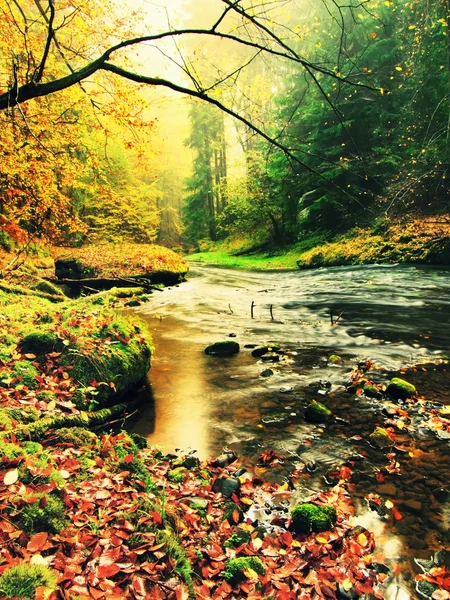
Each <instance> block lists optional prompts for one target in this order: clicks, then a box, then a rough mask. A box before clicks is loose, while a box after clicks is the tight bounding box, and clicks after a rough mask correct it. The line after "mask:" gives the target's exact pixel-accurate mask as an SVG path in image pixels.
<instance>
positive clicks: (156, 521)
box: [150, 511, 163, 525]
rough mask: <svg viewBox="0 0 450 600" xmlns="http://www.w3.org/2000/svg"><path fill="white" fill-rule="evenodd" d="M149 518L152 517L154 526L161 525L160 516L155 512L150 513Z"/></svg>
mask: <svg viewBox="0 0 450 600" xmlns="http://www.w3.org/2000/svg"><path fill="white" fill-rule="evenodd" d="M150 516H151V517H152V519H153V521H154V522H155V523H156V525H162V522H163V520H162V516H161V515H160V514H159V512H156V511H152V512H151V513H150Z"/></svg>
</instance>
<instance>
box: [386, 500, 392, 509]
mask: <svg viewBox="0 0 450 600" xmlns="http://www.w3.org/2000/svg"><path fill="white" fill-rule="evenodd" d="M384 505H385V507H386V508H394V504H393V502H391V501H390V500H386V502H385V503H384Z"/></svg>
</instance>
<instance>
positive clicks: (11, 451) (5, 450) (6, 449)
mask: <svg viewBox="0 0 450 600" xmlns="http://www.w3.org/2000/svg"><path fill="white" fill-rule="evenodd" d="M23 455H24V452H23V449H22V448H21V447H20V446H18V445H17V444H10V443H9V442H4V441H3V440H0V458H2V457H5V458H7V459H8V460H12V459H13V458H17V457H18V456H23Z"/></svg>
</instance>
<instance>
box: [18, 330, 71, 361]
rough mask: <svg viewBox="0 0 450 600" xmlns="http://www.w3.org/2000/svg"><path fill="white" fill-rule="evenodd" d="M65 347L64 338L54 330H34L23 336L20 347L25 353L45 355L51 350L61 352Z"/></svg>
mask: <svg viewBox="0 0 450 600" xmlns="http://www.w3.org/2000/svg"><path fill="white" fill-rule="evenodd" d="M63 348H64V345H63V343H62V340H60V339H59V338H58V336H57V335H56V333H54V332H53V331H33V332H32V333H29V334H28V335H25V336H24V337H23V338H22V342H21V343H20V349H21V350H22V352H23V353H24V354H28V353H31V354H36V356H43V355H45V354H48V353H49V352H60V351H61V350H62V349H63Z"/></svg>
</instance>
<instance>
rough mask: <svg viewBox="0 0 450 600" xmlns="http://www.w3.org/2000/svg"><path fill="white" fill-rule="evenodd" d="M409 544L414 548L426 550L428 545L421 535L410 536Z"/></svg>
mask: <svg viewBox="0 0 450 600" xmlns="http://www.w3.org/2000/svg"><path fill="white" fill-rule="evenodd" d="M408 545H409V546H410V547H411V548H413V549H414V550H425V548H427V547H428V544H427V543H426V541H425V540H424V539H423V538H422V537H419V536H416V535H414V536H411V537H409V538H408Z"/></svg>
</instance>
